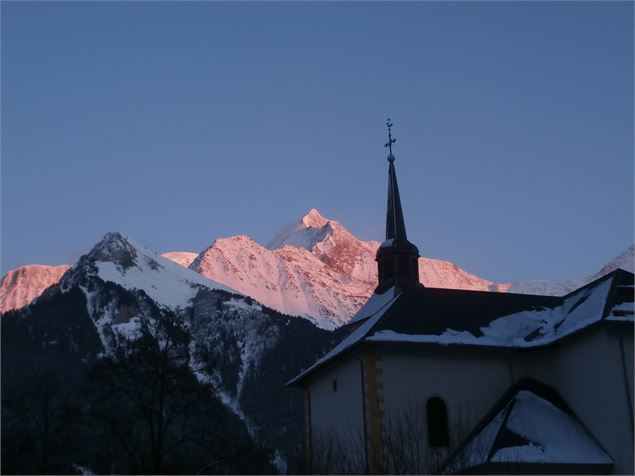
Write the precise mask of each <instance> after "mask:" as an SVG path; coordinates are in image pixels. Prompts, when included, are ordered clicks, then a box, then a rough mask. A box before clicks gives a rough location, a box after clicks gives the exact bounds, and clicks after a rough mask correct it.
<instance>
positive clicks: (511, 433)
mask: <svg viewBox="0 0 635 476" xmlns="http://www.w3.org/2000/svg"><path fill="white" fill-rule="evenodd" d="M487 463H541V464H544V463H551V464H593V465H610V464H612V463H613V460H612V459H611V457H610V456H609V455H608V454H607V453H606V452H605V451H604V449H602V447H600V445H599V444H598V443H597V442H596V441H595V439H594V438H593V437H592V436H591V435H590V434H589V432H588V431H587V430H586V429H585V428H584V426H583V425H582V424H581V423H580V422H579V421H578V420H577V418H576V417H575V416H574V415H572V414H569V413H568V412H567V411H565V410H563V409H562V408H559V407H558V406H556V405H554V404H553V403H552V402H550V401H548V400H547V399H545V398H542V397H540V396H538V395H537V394H535V393H534V392H532V391H529V390H521V391H518V392H517V393H516V394H515V395H514V396H513V397H512V399H511V400H510V401H509V402H508V403H507V404H506V405H505V406H504V408H503V409H502V410H501V411H500V412H498V414H497V415H496V416H495V417H494V418H493V419H492V420H491V421H490V422H489V423H488V424H487V425H486V426H485V427H484V428H483V429H482V430H481V431H480V432H479V433H477V435H476V436H475V437H474V438H472V439H471V440H470V441H469V442H468V443H467V444H466V445H465V446H464V447H463V449H462V451H460V452H459V453H458V455H457V456H456V458H454V460H453V462H452V463H451V465H450V466H449V467H448V469H449V471H450V472H452V473H455V472H464V471H465V470H466V469H467V468H470V467H475V466H479V465H482V464H487Z"/></svg>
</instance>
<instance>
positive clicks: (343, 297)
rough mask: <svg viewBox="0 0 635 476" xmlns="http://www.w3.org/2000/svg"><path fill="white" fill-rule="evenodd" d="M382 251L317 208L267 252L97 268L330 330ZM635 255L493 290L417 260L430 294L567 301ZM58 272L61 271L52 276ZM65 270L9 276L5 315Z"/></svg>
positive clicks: (149, 259)
mask: <svg viewBox="0 0 635 476" xmlns="http://www.w3.org/2000/svg"><path fill="white" fill-rule="evenodd" d="M116 235H117V234H114V235H113V236H111V237H110V238H111V239H114V238H116ZM119 236H121V235H119ZM115 241H116V240H115ZM127 242H128V243H134V242H133V241H132V240H127ZM379 244H380V243H379V242H378V241H363V240H360V239H358V238H356V237H355V236H353V235H352V234H351V233H350V232H349V231H348V230H346V228H344V226H342V225H341V224H340V223H338V222H337V221H335V220H330V219H328V218H325V217H324V216H322V215H321V214H320V213H319V212H318V211H317V210H315V209H312V210H311V211H310V212H309V213H307V214H306V215H305V216H303V217H301V218H300V219H298V220H297V221H294V222H292V223H290V224H288V225H285V226H284V227H282V228H281V229H280V230H279V231H278V232H277V233H276V234H275V235H274V236H273V238H272V239H271V240H270V241H269V243H268V244H267V246H262V245H260V244H259V243H257V242H255V241H254V240H253V239H251V238H249V237H248V236H244V235H238V236H232V237H228V238H219V239H217V240H215V241H214V242H213V243H212V244H211V245H210V246H209V247H208V248H207V249H205V250H204V251H203V252H202V253H200V254H196V253H191V252H169V253H164V254H163V255H162V256H159V255H157V253H154V252H153V251H150V250H148V249H147V248H145V247H142V246H140V245H137V244H134V246H133V247H134V248H136V249H138V250H142V251H137V252H136V253H137V254H139V255H140V256H142V257H144V258H143V259H142V261H143V263H136V266H133V267H132V269H130V270H129V269H128V268H122V269H123V271H120V270H119V268H113V265H112V264H108V263H106V264H103V265H99V266H98V267H99V269H98V272H99V273H101V275H102V276H104V277H108V276H109V273H114V275H113V277H112V279H111V280H112V281H113V282H117V283H120V284H122V285H123V286H124V287H125V286H126V285H127V286H132V285H133V284H131V283H134V285H135V286H137V287H141V288H143V289H145V290H146V292H147V293H148V294H149V295H150V296H156V297H157V299H158V302H160V303H163V304H166V305H169V306H172V307H174V306H181V307H183V306H185V305H187V302H189V300H190V299H191V297H192V295H193V293H195V291H194V289H195V288H196V286H192V285H193V284H197V285H201V286H211V287H212V288H215V287H216V288H218V287H222V286H226V287H227V288H229V289H232V290H235V291H236V292H239V293H241V294H243V295H245V296H249V297H251V298H253V299H256V300H257V301H259V302H261V303H262V304H264V305H266V306H268V307H270V308H272V309H274V310H277V311H279V312H281V313H284V314H289V315H299V316H303V317H305V318H308V319H310V320H312V321H313V322H314V323H316V324H317V325H319V326H321V327H323V328H326V329H332V328H334V327H337V326H339V325H341V324H343V323H345V322H347V321H348V319H350V317H351V316H352V315H353V314H355V312H356V311H357V310H358V309H359V307H360V306H361V305H362V304H363V303H364V302H365V301H366V299H367V298H368V297H369V296H370V295H371V293H372V291H373V289H374V288H375V286H376V283H377V268H376V262H375V252H376V250H377V247H378V246H379ZM131 246H132V245H131ZM93 251H94V250H93ZM124 254H125V253H124ZM633 256H634V247H630V248H629V249H627V250H626V251H625V252H624V253H622V254H621V255H619V256H618V257H617V258H615V259H614V260H612V261H611V262H609V263H607V264H606V265H605V266H604V267H603V268H602V269H601V270H600V271H599V272H597V273H595V274H593V275H591V276H588V277H586V278H582V279H574V280H569V281H566V282H564V283H550V282H546V281H530V282H519V283H511V284H509V283H495V282H492V281H489V280H487V279H483V278H480V277H478V276H476V275H473V274H471V273H468V272H467V271H465V270H463V269H461V268H460V267H458V266H457V265H456V264H454V263H451V262H448V261H443V260H436V259H432V258H425V257H421V258H420V259H419V275H420V277H421V281H422V282H423V284H424V285H425V286H428V287H438V288H453V289H469V290H478V291H498V292H515V293H523V294H546V295H563V294H566V293H568V292H570V291H572V290H574V289H576V288H578V287H580V286H582V285H584V284H586V283H588V282H591V281H592V280H594V279H596V278H598V277H600V276H602V275H604V274H606V273H608V272H610V271H612V270H613V269H615V268H617V267H620V268H623V269H626V270H628V271H631V272H632V271H633ZM165 258H167V259H165ZM169 260H171V261H173V262H174V263H178V264H180V265H181V266H178V265H176V264H174V263H172V262H171V261H169ZM155 263H156V264H155ZM154 266H156V269H155V268H154ZM184 267H189V268H190V270H186V269H184ZM35 268H42V271H38V270H37V269H35ZM49 268H51V269H49ZM53 269H55V270H56V272H52V271H53ZM65 269H67V268H65V267H63V266H62V267H54V268H53V267H46V266H41V267H35V266H29V267H25V268H19V269H18V270H13V271H10V272H9V273H8V274H7V275H6V276H5V278H4V279H3V281H2V287H1V288H0V311H3V312H6V311H8V310H11V309H18V308H20V307H22V306H24V305H26V304H28V303H29V302H31V301H32V300H33V299H34V298H35V297H37V296H38V295H39V294H40V293H41V292H42V291H43V290H44V289H46V288H47V287H48V286H50V285H53V284H55V283H57V282H58V280H59V279H60V276H61V275H62V274H63V272H64V271H65ZM36 271H37V272H36ZM193 271H196V273H194V272H193ZM183 273H185V275H183ZM197 273H198V274H197ZM172 274H176V275H179V276H181V278H180V279H181V281H179V282H180V283H181V284H179V285H177V286H176V287H175V288H172V287H171V286H172V281H171V279H167V281H166V276H167V275H172ZM200 275H202V276H203V278H208V279H209V280H212V281H213V282H214V283H212V284H210V281H208V280H203V281H200V279H203V278H201V276H200ZM155 280H157V282H154V281H155ZM125 283H127V284H125ZM181 293H183V294H181Z"/></svg>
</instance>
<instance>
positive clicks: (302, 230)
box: [267, 208, 331, 250]
mask: <svg viewBox="0 0 635 476" xmlns="http://www.w3.org/2000/svg"><path fill="white" fill-rule="evenodd" d="M330 223H331V220H329V219H327V218H324V217H323V216H322V215H321V214H320V212H318V211H317V210H316V209H315V208H312V209H311V210H310V211H309V213H307V214H306V215H304V216H303V217H302V218H300V219H299V220H297V221H294V222H291V223H288V224H286V225H284V226H283V227H282V228H280V230H278V232H277V233H276V234H275V235H274V236H273V238H271V240H270V241H269V243H268V244H267V248H269V249H270V250H275V249H278V248H280V247H281V246H284V245H291V246H296V247H298V248H305V249H307V250H311V249H312V248H313V247H314V246H315V244H316V243H319V242H320V241H322V240H323V239H324V235H325V234H326V233H328V232H329V230H330V228H329V224H330Z"/></svg>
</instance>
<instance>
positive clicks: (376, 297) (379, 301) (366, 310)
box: [347, 286, 399, 325]
mask: <svg viewBox="0 0 635 476" xmlns="http://www.w3.org/2000/svg"><path fill="white" fill-rule="evenodd" d="M397 296H399V293H396V292H395V287H394V286H392V287H391V288H389V289H387V290H386V291H384V292H383V293H381V294H377V293H374V294H373V295H372V296H371V297H370V298H368V301H366V303H365V304H364V305H363V306H362V307H361V308H360V309H359V311H357V312H356V313H355V315H354V316H353V317H352V318H351V320H350V321H348V323H347V325H350V324H355V323H357V322H361V321H363V320H364V319H367V318H369V317H370V316H372V315H374V314H375V313H376V312H379V311H381V310H382V309H385V308H387V307H389V306H390V304H392V302H393V301H394V300H395V299H397Z"/></svg>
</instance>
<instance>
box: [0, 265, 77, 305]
mask: <svg viewBox="0 0 635 476" xmlns="http://www.w3.org/2000/svg"><path fill="white" fill-rule="evenodd" d="M69 268H70V266H69V265H66V264H63V265H60V266H45V265H40V264H29V265H27V266H22V267H21V268H17V269H12V270H11V271H9V272H8V273H7V274H5V276H4V277H3V278H2V282H1V283H0V312H7V311H11V310H13V309H20V308H21V307H22V306H25V305H27V304H28V303H30V302H31V301H33V299H35V298H36V297H38V296H39V295H40V294H42V293H43V292H44V290H45V289H46V288H48V287H49V286H51V285H53V284H55V283H57V282H58V281H59V280H60V278H61V277H62V275H63V274H64V273H65V272H66V271H67V270H68V269H69Z"/></svg>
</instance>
